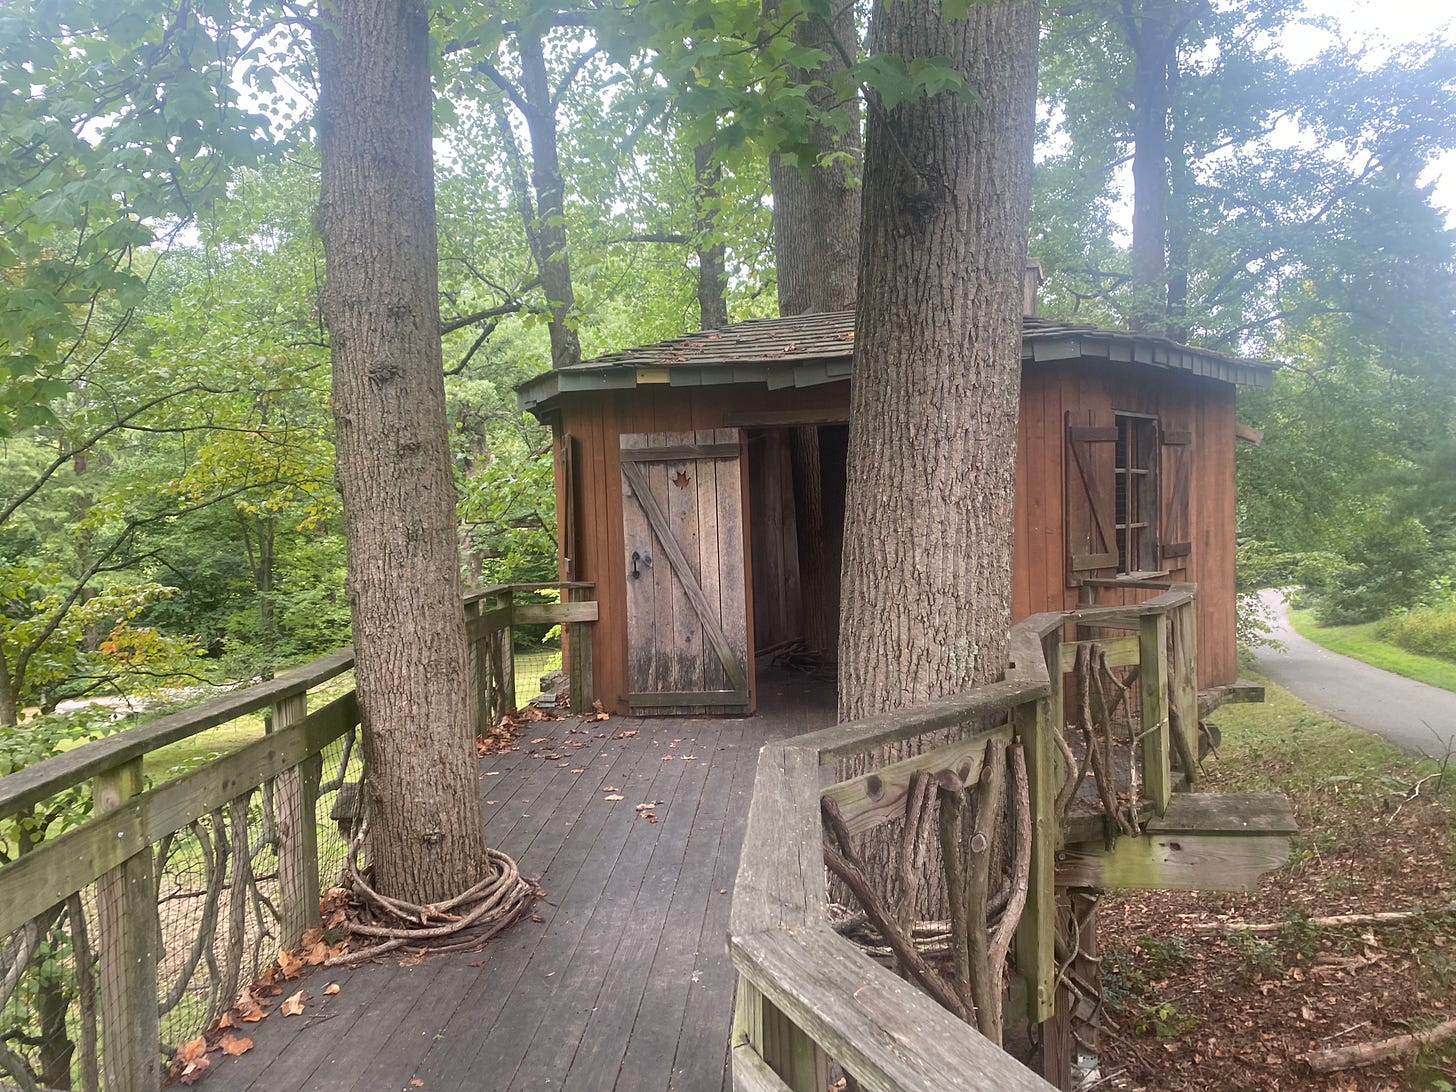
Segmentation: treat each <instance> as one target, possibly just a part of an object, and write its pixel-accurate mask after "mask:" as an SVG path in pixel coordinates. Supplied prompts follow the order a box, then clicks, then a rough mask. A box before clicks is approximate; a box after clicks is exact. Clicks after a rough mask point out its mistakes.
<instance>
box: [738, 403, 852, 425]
mask: <svg viewBox="0 0 1456 1092" xmlns="http://www.w3.org/2000/svg"><path fill="white" fill-rule="evenodd" d="M847 424H849V407H848V406H846V407H845V408H844V409H829V410H812V409H802V410H797V409H789V410H739V411H737V412H731V413H725V414H724V415H723V426H724V427H725V428H793V427H796V426H801V425H847Z"/></svg>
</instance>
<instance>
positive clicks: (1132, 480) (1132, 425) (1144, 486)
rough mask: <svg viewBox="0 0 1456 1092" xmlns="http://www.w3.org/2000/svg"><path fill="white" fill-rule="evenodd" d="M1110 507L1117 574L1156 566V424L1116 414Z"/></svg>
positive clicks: (1144, 418)
mask: <svg viewBox="0 0 1456 1092" xmlns="http://www.w3.org/2000/svg"><path fill="white" fill-rule="evenodd" d="M1116 422H1117V450H1116V456H1115V458H1116V473H1115V478H1114V481H1115V488H1116V501H1115V507H1114V516H1115V520H1114V526H1115V529H1116V533H1117V572H1118V574H1119V575H1123V574H1127V573H1138V572H1152V571H1154V570H1156V569H1157V567H1158V559H1157V541H1158V528H1157V518H1158V479H1157V474H1156V473H1155V468H1156V467H1157V465H1158V462H1157V460H1158V423H1157V421H1156V420H1155V419H1153V418H1150V417H1135V416H1133V415H1131V414H1118V415H1117V417H1116Z"/></svg>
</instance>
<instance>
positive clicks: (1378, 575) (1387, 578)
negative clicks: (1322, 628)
mask: <svg viewBox="0 0 1456 1092" xmlns="http://www.w3.org/2000/svg"><path fill="white" fill-rule="evenodd" d="M1435 569H1436V556H1435V554H1434V553H1433V551H1432V549H1431V538H1430V535H1429V534H1428V533H1427V531H1426V529H1425V527H1424V526H1422V524H1421V523H1420V521H1419V520H1416V519H1414V518H1412V517H1409V516H1408V517H1406V518H1405V519H1401V520H1395V521H1393V522H1390V523H1375V524H1374V525H1372V526H1370V527H1369V528H1368V529H1367V530H1366V531H1365V533H1364V534H1363V535H1362V536H1361V537H1360V539H1359V540H1357V541H1356V542H1355V543H1354V544H1353V546H1352V549H1351V559H1350V560H1348V561H1347V562H1346V563H1345V565H1344V566H1342V567H1341V568H1339V569H1337V570H1336V571H1334V572H1333V573H1331V574H1330V575H1329V577H1328V579H1326V580H1324V581H1322V582H1317V583H1311V584H1310V586H1309V600H1310V602H1311V603H1312V605H1313V607H1314V612H1315V616H1316V617H1317V618H1318V619H1319V620H1320V621H1321V622H1322V623H1324V624H1325V625H1332V626H1338V625H1353V624H1356V623H1359V622H1373V621H1375V620H1376V619H1378V618H1381V617H1383V616H1384V615H1386V614H1389V613H1390V612H1391V611H1393V610H1396V609H1397V608H1400V607H1406V606H1410V605H1412V604H1415V603H1419V602H1420V601H1421V600H1422V599H1423V598H1424V597H1425V596H1426V595H1427V594H1428V593H1429V592H1430V589H1431V580H1432V578H1433V576H1434V575H1435Z"/></svg>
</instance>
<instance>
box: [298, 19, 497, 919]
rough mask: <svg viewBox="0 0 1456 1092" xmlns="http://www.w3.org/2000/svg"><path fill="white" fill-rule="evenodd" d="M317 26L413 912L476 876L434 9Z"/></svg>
mask: <svg viewBox="0 0 1456 1092" xmlns="http://www.w3.org/2000/svg"><path fill="white" fill-rule="evenodd" d="M329 12H330V14H329V15H328V16H326V17H325V18H322V19H321V20H320V22H319V24H318V26H317V28H316V30H315V48H316V50H317V56H318V64H319V79H320V94H319V144H320V156H321V161H322V188H321V198H320V207H319V223H320V228H321V233H322V237H323V242H324V248H325V256H326V259H327V261H328V281H327V283H326V285H325V288H324V291H323V294H322V299H321V306H322V310H323V314H324V317H325V320H326V322H327V324H328V329H329V340H330V343H331V345H332V351H333V401H334V421H335V428H336V430H337V435H336V445H337V452H338V456H337V457H338V476H339V485H340V489H341V491H342V493H343V499H344V517H345V530H346V533H347V538H348V544H349V600H350V608H351V611H352V615H353V624H354V649H355V656H356V668H355V673H356V678H357V681H358V694H359V703H360V709H361V713H362V716H363V724H364V759H365V769H366V770H367V771H368V800H369V808H370V822H371V834H370V839H371V840H370V856H371V860H372V862H373V865H374V869H375V879H376V883H377V885H378V887H379V888H380V889H381V890H382V891H383V892H384V893H385V894H388V895H391V896H394V897H397V898H403V899H407V900H410V901H412V902H420V903H423V902H431V901H436V900H440V899H443V898H446V897H448V896H451V895H455V894H458V893H459V892H460V891H461V890H463V889H464V888H465V887H466V886H468V885H470V884H472V883H474V882H476V881H477V880H478V879H479V878H480V877H481V876H482V875H483V873H484V868H485V865H486V859H485V828H484V819H483V815H482V809H481V804H480V797H479V795H478V793H477V791H476V770H475V750H474V746H473V734H474V733H473V727H472V724H471V716H470V682H469V680H470V674H469V661H468V658H467V655H466V641H465V620H464V612H463V610H462V608H461V598H460V595H461V593H460V572H459V557H458V555H457V551H456V543H455V530H456V528H455V489H454V483H453V480H452V476H451V467H450V452H449V448H448V444H447V431H446V418H445V391H444V375H443V366H442V363H441V358H440V338H439V319H440V315H439V302H438V293H437V256H436V235H435V205H434V163H433V159H432V150H431V134H432V118H431V105H432V103H431V91H430V38H429V13H428V10H427V8H426V6H425V5H424V4H423V3H421V2H419V0H357V2H355V3H351V4H343V5H339V6H337V7H334V8H331V9H329Z"/></svg>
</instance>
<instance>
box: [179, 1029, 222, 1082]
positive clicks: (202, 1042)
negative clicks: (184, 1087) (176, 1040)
mask: <svg viewBox="0 0 1456 1092" xmlns="http://www.w3.org/2000/svg"><path fill="white" fill-rule="evenodd" d="M211 1064H212V1059H210V1058H209V1057H208V1056H207V1040H206V1039H204V1038H202V1037H201V1036H198V1037H197V1038H196V1039H189V1040H188V1041H187V1042H185V1043H183V1044H182V1045H181V1046H179V1047H178V1048H177V1053H176V1054H174V1055H173V1056H172V1064H171V1066H169V1067H168V1072H169V1073H170V1074H171V1076H172V1077H174V1078H176V1079H177V1080H178V1081H180V1082H181V1083H182V1084H189V1085H190V1084H196V1083H197V1082H198V1081H200V1080H202V1077H203V1074H205V1073H206V1072H207V1067H208V1066H210V1065H211Z"/></svg>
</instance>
